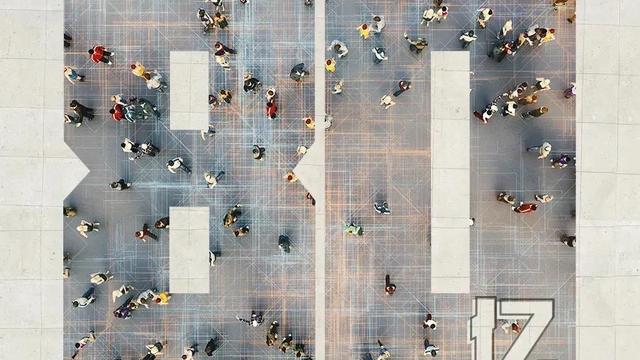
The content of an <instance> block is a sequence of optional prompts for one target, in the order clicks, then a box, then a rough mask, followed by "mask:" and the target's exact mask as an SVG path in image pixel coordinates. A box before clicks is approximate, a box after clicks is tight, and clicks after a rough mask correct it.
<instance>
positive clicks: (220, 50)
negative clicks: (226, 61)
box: [213, 41, 237, 56]
mask: <svg viewBox="0 0 640 360" xmlns="http://www.w3.org/2000/svg"><path fill="white" fill-rule="evenodd" d="M213 48H214V49H215V50H216V52H215V55H218V56H224V55H235V54H236V53H237V51H235V50H234V49H232V48H230V47H228V46H226V45H225V44H223V43H221V42H220V41H216V43H215V44H214V45H213Z"/></svg>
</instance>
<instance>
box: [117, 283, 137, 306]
mask: <svg viewBox="0 0 640 360" xmlns="http://www.w3.org/2000/svg"><path fill="white" fill-rule="evenodd" d="M131 290H135V288H134V287H133V286H131V285H127V284H124V285H122V286H120V287H119V288H118V289H116V290H113V291H112V292H111V301H112V302H114V303H115V302H116V299H118V298H120V297H122V296H124V295H127V294H128V293H129V292H130V291H131Z"/></svg>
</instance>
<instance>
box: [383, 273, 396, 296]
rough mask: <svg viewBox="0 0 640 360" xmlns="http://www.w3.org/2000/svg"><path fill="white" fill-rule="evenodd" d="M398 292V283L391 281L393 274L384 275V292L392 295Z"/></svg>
mask: <svg viewBox="0 0 640 360" xmlns="http://www.w3.org/2000/svg"><path fill="white" fill-rule="evenodd" d="M395 292H396V284H392V283H391V276H390V275H389V274H387V275H385V276H384V293H385V294H387V295H389V296H391V295H393V294H395Z"/></svg>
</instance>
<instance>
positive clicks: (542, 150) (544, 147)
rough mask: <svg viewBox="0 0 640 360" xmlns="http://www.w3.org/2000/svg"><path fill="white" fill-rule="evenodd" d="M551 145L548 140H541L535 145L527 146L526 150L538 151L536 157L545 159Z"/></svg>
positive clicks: (549, 152)
mask: <svg viewBox="0 0 640 360" xmlns="http://www.w3.org/2000/svg"><path fill="white" fill-rule="evenodd" d="M551 149H552V146H551V144H549V143H548V142H546V141H545V142H543V143H542V144H540V145H537V146H531V147H528V148H527V151H528V152H538V159H546V158H547V156H549V154H551Z"/></svg>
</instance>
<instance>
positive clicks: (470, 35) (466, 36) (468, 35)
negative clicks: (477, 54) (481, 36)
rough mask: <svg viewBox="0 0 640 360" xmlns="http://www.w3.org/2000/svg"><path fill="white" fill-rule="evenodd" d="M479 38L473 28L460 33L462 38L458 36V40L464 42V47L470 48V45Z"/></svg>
mask: <svg viewBox="0 0 640 360" xmlns="http://www.w3.org/2000/svg"><path fill="white" fill-rule="evenodd" d="M477 39H478V36H477V35H476V34H475V32H474V31H473V30H469V31H465V32H463V33H462V35H460V38H458V40H460V42H462V48H463V49H466V48H468V47H469V45H471V43H472V42H474V41H476V40H477Z"/></svg>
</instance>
